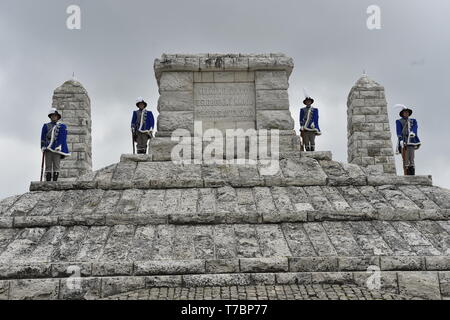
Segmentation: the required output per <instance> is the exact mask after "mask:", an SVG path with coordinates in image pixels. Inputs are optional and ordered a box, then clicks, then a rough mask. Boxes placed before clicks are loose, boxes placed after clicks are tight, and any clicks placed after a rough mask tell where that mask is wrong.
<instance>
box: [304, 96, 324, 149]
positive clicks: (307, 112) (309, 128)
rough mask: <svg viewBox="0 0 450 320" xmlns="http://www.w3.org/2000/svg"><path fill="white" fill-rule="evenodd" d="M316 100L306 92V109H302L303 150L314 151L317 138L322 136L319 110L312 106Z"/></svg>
mask: <svg viewBox="0 0 450 320" xmlns="http://www.w3.org/2000/svg"><path fill="white" fill-rule="evenodd" d="M313 103H314V99H313V98H311V97H310V96H309V95H308V94H306V91H305V100H303V104H305V105H306V107H304V108H301V109H300V136H301V138H302V144H301V150H302V151H314V150H315V146H316V144H315V139H316V136H318V135H321V134H322V133H321V132H320V128H319V109H317V108H315V107H313V106H312V104H313Z"/></svg>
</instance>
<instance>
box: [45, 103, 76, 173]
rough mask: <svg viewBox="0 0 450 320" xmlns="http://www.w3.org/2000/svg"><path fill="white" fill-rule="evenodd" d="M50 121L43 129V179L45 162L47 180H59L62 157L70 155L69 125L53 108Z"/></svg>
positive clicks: (49, 114)
mask: <svg viewBox="0 0 450 320" xmlns="http://www.w3.org/2000/svg"><path fill="white" fill-rule="evenodd" d="M48 117H49V118H50V120H51V121H50V122H49V123H45V124H44V126H43V127H42V131H41V150H42V165H41V181H42V175H43V170H44V162H45V181H51V180H52V179H53V181H58V177H59V170H60V163H61V159H63V158H64V157H66V156H70V153H69V148H68V147H67V127H66V125H65V124H63V123H61V122H59V120H61V114H60V113H59V112H58V111H57V110H56V109H55V108H52V109H50V111H49V112H48Z"/></svg>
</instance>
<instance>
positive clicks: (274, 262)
mask: <svg viewBox="0 0 450 320" xmlns="http://www.w3.org/2000/svg"><path fill="white" fill-rule="evenodd" d="M239 264H240V270H241V272H279V271H288V259H287V258H245V259H239Z"/></svg>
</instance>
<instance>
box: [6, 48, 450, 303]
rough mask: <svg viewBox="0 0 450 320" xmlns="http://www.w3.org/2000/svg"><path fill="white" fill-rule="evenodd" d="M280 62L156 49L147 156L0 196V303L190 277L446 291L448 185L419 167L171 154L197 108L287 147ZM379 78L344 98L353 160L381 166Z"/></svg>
mask: <svg viewBox="0 0 450 320" xmlns="http://www.w3.org/2000/svg"><path fill="white" fill-rule="evenodd" d="M291 69H292V60H291V59H289V58H287V57H285V56H283V55H270V54H269V55H164V56H163V59H158V60H157V61H156V63H155V71H156V76H157V79H158V82H159V86H160V87H159V89H160V93H161V98H160V101H159V106H158V107H159V108H160V111H161V115H160V117H159V121H160V123H159V125H158V128H159V132H158V134H157V137H156V138H155V139H153V140H152V144H153V149H152V154H151V155H132V154H124V155H122V156H121V159H120V161H119V162H118V163H115V164H113V165H110V166H108V167H105V168H102V169H99V170H97V171H94V172H92V173H89V174H86V175H82V176H80V177H78V178H77V179H75V180H71V181H58V182H32V183H31V185H30V192H27V193H24V194H21V195H18V196H14V197H9V198H7V199H4V200H2V201H0V299H100V298H108V297H116V296H117V295H121V294H125V295H126V296H127V297H129V296H141V293H143V295H144V296H146V294H145V291H146V292H147V293H148V292H155V291H156V292H158V290H159V288H162V287H164V288H165V289H164V291H165V292H166V293H167V292H171V295H172V296H171V298H170V299H176V298H178V299H187V298H188V297H186V296H183V295H181V296H180V295H179V293H180V292H184V291H186V287H188V288H198V290H196V291H198V292H205V296H206V295H207V294H206V293H207V292H211V291H212V290H216V289H217V288H214V287H225V288H223V289H222V288H221V289H220V292H226V291H228V292H230V291H231V292H232V289H230V287H233V288H236V287H238V288H241V289H245V288H250V290H252V289H251V288H253V289H254V288H255V286H258V288H267V290H271V289H270V288H272V290H273V288H274V286H286V287H288V286H291V287H290V288H292V287H294V286H308V287H310V288H311V287H313V286H314V287H317V286H320V285H327V286H329V285H336V284H340V285H342V284H344V285H352V286H354V287H357V288H362V289H364V290H371V291H372V290H377V291H381V292H382V293H385V292H388V293H391V294H400V295H404V296H408V297H415V298H416V297H419V298H425V299H449V298H450V190H448V189H444V188H440V187H437V186H433V184H432V179H431V176H396V175H394V174H392V173H390V172H389V174H386V173H384V172H380V171H381V170H380V169H381V167H378V169H379V170H380V171H378V172H376V171H375V172H374V173H377V174H372V171H373V170H372V169H370V170H369V169H368V168H367V167H366V166H365V165H364V164H363V165H359V164H356V163H342V162H338V161H334V160H333V159H332V154H331V152H329V151H316V152H302V153H300V152H297V151H296V152H294V153H292V154H288V153H286V154H285V157H281V158H280V159H279V171H278V172H277V173H276V174H273V175H263V174H262V172H261V165H260V162H256V163H254V164H246V165H240V164H234V163H226V164H205V163H204V162H200V163H190V164H184V163H182V164H177V163H174V162H173V161H171V159H170V145H169V142H168V141H170V135H171V133H172V132H174V131H176V130H177V129H178V127H183V128H185V129H186V132H188V134H189V135H195V134H197V133H196V132H194V131H193V129H194V128H193V124H194V120H195V119H201V120H203V121H205V123H207V126H210V127H215V128H219V129H220V130H222V129H227V128H235V127H237V126H242V127H246V128H255V130H263V129H262V128H264V129H265V128H270V129H272V128H277V129H280V131H284V132H285V136H284V137H285V142H284V143H282V145H284V146H289V143H291V144H292V143H293V141H295V138H296V136H295V135H294V134H293V132H292V128H293V123H292V118H291V116H290V114H289V111H288V100H287V93H286V88H287V79H288V76H289V74H290V72H291ZM216 81H217V82H216ZM63 87H64V90H62V91H63V92H59V93H58V97H60V99H61V100H62V99H69V100H66V101H65V102H61V104H66V105H65V106H69V107H71V108H74V107H75V105H70V103H72V102H75V101H71V100H72V99H73V100H75V99H85V95H84V93H83V92H81V93H80V92H79V91H82V90H81V88H80V87H79V86H77V85H74V84H70V83H69V84H68V85H67V86H63ZM375 87H378V85H376V86H375ZM375 87H374V85H373V82H372V81H370V80H368V79H366V78H364V79H362V80H360V81H358V83H357V86H356V87H355V88H354V89H352V92H351V93H350V96H349V108H350V111H349V116H351V119H349V123H350V124H351V126H350V128H351V131H350V137H351V140H352V141H353V142H357V143H356V144H355V145H352V144H350V145H349V148H350V149H351V150H349V151H350V154H353V153H352V152H353V150H354V152H356V155H355V158H353V156H352V158H350V159H351V160H353V159H357V157H360V158H361V159H362V158H363V157H372V159H373V162H371V161H367V165H377V164H378V163H375V161H377V162H380V163H382V164H383V170H384V171H386V172H388V171H389V170H392V167H390V166H386V167H385V166H384V165H386V164H389V159H386V161H384V162H383V161H382V160H381V158H376V157H382V156H381V155H380V154H381V153H382V152H387V149H388V148H389V143H388V136H389V127H388V126H386V127H385V126H384V123H386V122H387V119H386V118H385V115H386V111H385V103H384V102H383V101H384V96H383V94H382V91H381V90H378V89H376V88H375ZM75 90H79V91H75ZM75 92H77V93H75ZM253 92H254V94H253ZM252 96H254V98H252ZM77 101H78V100H77ZM79 102H80V103H81V102H82V101H79ZM84 102H86V100H84ZM58 106H62V105H58ZM76 106H79V105H78V104H77V105H76ZM83 106H87V105H85V104H83ZM228 107H229V109H230V110H231V111H230V113H229V114H227V113H224V112H223V110H224V109H225V110H226V109H227V108H228ZM63 109H64V108H63ZM66 110H67V111H70V110H72V109H70V108H66V109H64V111H66ZM64 111H63V112H64ZM66 115H67V119H71V118H70V116H69V114H66ZM361 115H362V116H363V117H360V116H361ZM372 116H377V117H372ZM225 120H226V121H225ZM221 121H224V123H226V124H224V123H222V122H221ZM377 121H379V122H377ZM74 122H75V123H79V122H77V121H75V120H74ZM69 123H70V121H69ZM358 123H361V125H359V124H358ZM378 123H381V124H383V125H382V126H380V125H377V124H378ZM74 128H75V129H76V128H77V127H74ZM260 128H261V129H260ZM281 137H283V136H281ZM352 137H353V138H352ZM371 139H375V140H376V141H377V140H378V139H380V142H377V143H376V144H375V145H372V144H371V143H369V142H368V141H371ZM285 148H286V149H288V147H285ZM291 148H293V147H292V145H291ZM354 148H356V149H354ZM371 148H373V150H371ZM375 149H376V150H375ZM369 150H370V151H369ZM159 151H162V155H160V154H159V153H158V152H159ZM366 151H367V153H365V152H366ZM369 152H370V153H369ZM367 160H368V159H367ZM385 162H387V163H385ZM264 286H267V287H264ZM167 287H169V288H171V289H167ZM333 287H335V286H333ZM137 290H139V291H138V292H133V291H137ZM264 290H265V289H264ZM358 290H359V289H358ZM162 291H163V289H161V292H162ZM281 291H282V290H281ZM177 292H178V296H177ZM346 293H347V292H346ZM231 294H233V293H231ZM350 295H351V296H352V297H353V298H354V297H355V295H353V294H352V293H350ZM222 298H224V297H222ZM336 298H338V297H336Z"/></svg>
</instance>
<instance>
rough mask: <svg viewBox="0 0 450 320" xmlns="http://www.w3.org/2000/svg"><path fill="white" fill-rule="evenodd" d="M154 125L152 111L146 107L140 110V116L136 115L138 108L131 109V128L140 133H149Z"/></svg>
mask: <svg viewBox="0 0 450 320" xmlns="http://www.w3.org/2000/svg"><path fill="white" fill-rule="evenodd" d="M138 118H139V119H138ZM154 125H155V119H154V118H153V113H152V112H151V111H148V110H146V109H144V110H142V116H141V117H138V110H135V111H133V117H132V118H131V129H134V130H136V131H139V132H142V133H149V132H150V131H151V130H153V127H154Z"/></svg>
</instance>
